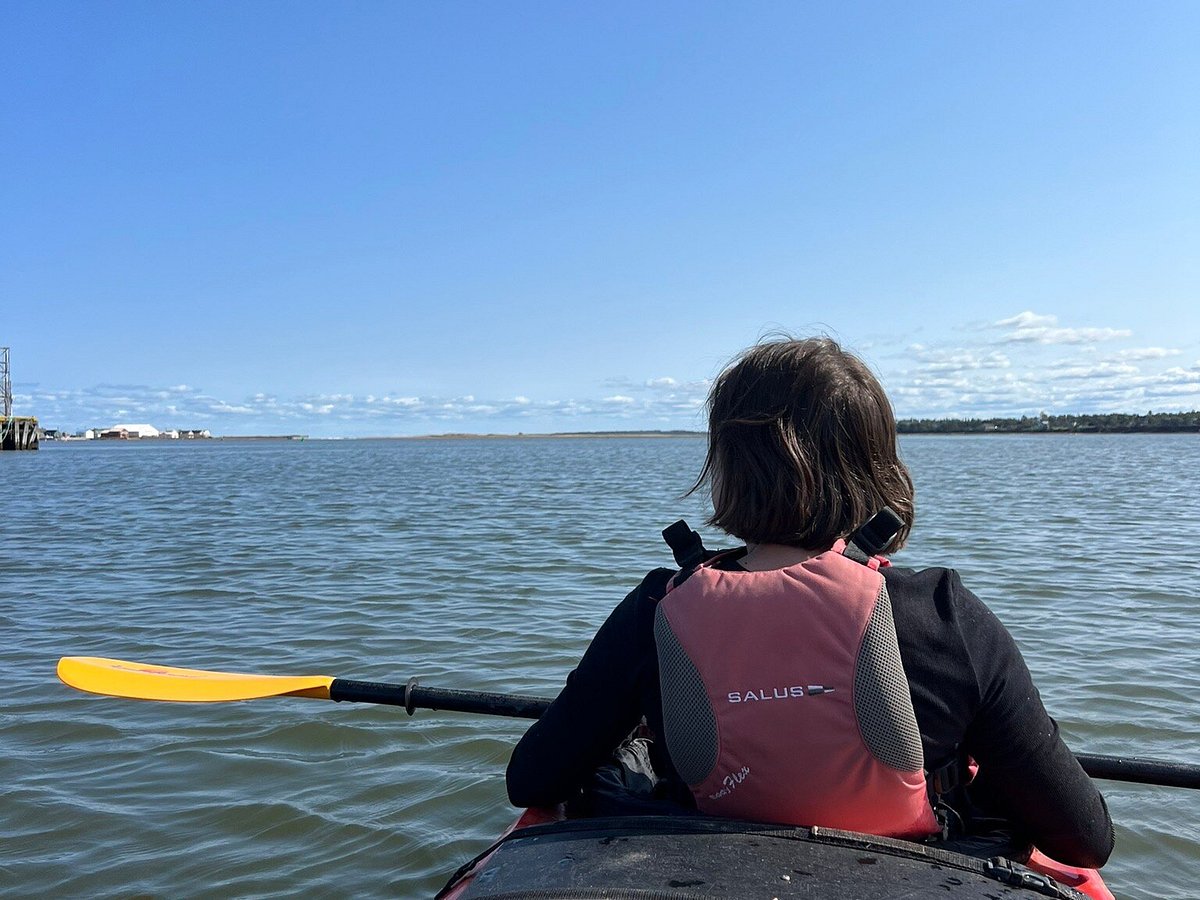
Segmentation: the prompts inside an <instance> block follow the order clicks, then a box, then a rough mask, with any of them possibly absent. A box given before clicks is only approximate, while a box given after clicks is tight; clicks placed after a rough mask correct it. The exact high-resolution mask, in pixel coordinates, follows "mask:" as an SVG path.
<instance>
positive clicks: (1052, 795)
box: [507, 338, 1114, 867]
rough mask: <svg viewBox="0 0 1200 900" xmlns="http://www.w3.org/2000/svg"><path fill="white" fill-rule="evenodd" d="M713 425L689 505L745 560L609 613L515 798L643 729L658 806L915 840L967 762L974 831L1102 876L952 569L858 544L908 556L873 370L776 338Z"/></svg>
mask: <svg viewBox="0 0 1200 900" xmlns="http://www.w3.org/2000/svg"><path fill="white" fill-rule="evenodd" d="M708 409H709V444H708V454H707V457H706V459H705V462H704V467H703V469H702V471H701V473H700V477H699V478H698V479H697V481H696V483H695V485H694V486H693V488H692V490H697V489H700V488H701V487H703V486H707V487H708V488H709V489H710V490H711V493H712V502H713V514H712V516H711V517H710V518H709V520H708V522H709V524H710V525H713V526H715V527H718V528H720V529H722V530H723V531H725V532H727V533H728V534H730V535H732V536H734V537H735V538H737V539H739V540H740V541H743V542H744V543H745V547H743V548H741V549H739V550H736V551H732V552H729V553H724V554H719V555H715V556H711V558H708V557H696V558H693V559H691V560H685V564H684V565H683V568H682V569H681V570H678V571H676V570H671V569H655V570H654V571H652V572H650V573H649V574H648V575H646V577H645V578H644V579H643V580H642V582H641V584H639V585H638V587H637V588H635V589H634V590H633V591H632V592H631V593H630V594H629V595H628V596H627V597H626V598H625V599H624V600H623V601H622V602H621V603H620V604H619V605H618V606H617V607H616V609H615V610H614V611H613V612H612V614H611V615H610V616H609V617H608V619H607V621H606V622H605V623H604V624H603V626H601V628H600V630H599V631H598V632H597V634H596V636H595V637H594V639H593V640H592V642H591V644H590V646H589V647H588V649H587V651H586V653H585V654H584V656H583V658H582V659H581V660H580V662H579V664H578V666H577V667H576V668H575V670H574V671H573V672H571V674H570V675H569V676H568V677H567V681H566V685H565V687H564V688H563V690H562V692H561V693H560V694H559V696H558V697H557V698H556V699H555V701H554V702H553V703H552V704H551V705H550V707H549V709H548V710H547V711H546V713H545V714H544V715H543V716H542V718H541V719H540V720H539V721H538V722H536V723H535V724H534V725H533V726H532V727H531V728H530V729H529V730H528V731H527V732H526V734H525V735H524V737H522V739H521V741H520V742H519V743H518V745H517V746H516V748H515V749H514V751H513V754H512V758H511V760H510V762H509V766H508V771H507V785H508V793H509V799H510V800H511V801H512V803H513V804H514V805H516V806H549V805H554V804H556V803H560V802H564V801H573V800H575V799H576V798H579V797H580V795H581V793H582V791H583V789H584V788H585V786H587V785H589V783H590V782H591V781H592V780H593V779H594V777H595V772H596V771H597V770H599V769H602V768H603V767H604V766H605V764H606V763H607V762H608V761H609V760H610V758H611V757H612V754H613V753H614V750H616V749H617V748H619V747H622V745H623V744H624V742H625V741H626V739H627V738H628V737H629V735H630V734H631V733H632V732H633V731H634V729H636V728H638V727H639V725H640V726H641V727H642V728H643V729H647V730H648V731H649V733H650V734H651V735H652V737H653V740H651V741H650V742H649V744H648V747H649V758H650V762H651V763H652V765H653V770H654V772H655V773H657V777H658V778H660V779H661V780H660V781H658V784H657V788H656V790H657V792H658V794H659V795H660V796H668V797H670V798H671V799H672V800H674V801H675V802H677V803H679V804H681V805H682V806H684V807H687V808H688V809H692V810H698V811H699V812H703V813H709V814H716V815H728V816H734V817H738V818H746V819H759V820H766V821H777V822H786V823H789V824H796V825H825V826H828V827H838V828H847V829H850V830H857V831H867V832H870V833H875V834H886V835H893V836H900V837H908V838H912V839H922V838H927V837H929V836H931V835H933V834H935V833H936V832H938V831H939V830H943V832H944V829H945V826H946V825H947V821H948V820H947V818H946V817H945V815H943V816H942V818H941V819H937V818H935V816H934V812H933V806H934V805H935V804H937V805H939V811H942V810H941V809H940V807H941V803H940V799H941V798H940V797H939V795H940V794H941V791H942V790H943V789H944V788H945V787H946V785H945V784H944V782H945V780H946V777H947V773H951V772H955V771H957V770H958V769H959V763H960V762H961V761H965V760H966V759H968V758H969V759H970V760H972V761H973V762H974V763H976V764H977V766H978V774H977V776H976V777H975V778H974V780H973V781H972V782H971V783H970V785H969V787H966V788H962V787H961V786H959V787H957V789H956V793H955V797H956V798H957V799H956V804H957V806H958V809H959V812H960V813H965V812H966V810H965V807H967V806H969V807H970V810H971V811H972V812H973V820H974V821H985V820H987V819H988V818H999V819H1002V820H1003V821H1004V822H1005V823H1006V827H1007V828H1008V829H1009V830H1010V831H1011V832H1012V833H1013V834H1014V835H1015V837H1016V839H1017V840H1018V841H1020V842H1022V843H1025V844H1030V843H1031V844H1034V845H1036V846H1037V847H1038V848H1039V849H1040V850H1041V851H1042V852H1044V853H1046V854H1048V855H1050V856H1052V857H1054V858H1055V859H1057V860H1060V861H1061V862H1065V863H1069V864H1072V865H1078V866H1086V867H1099V866H1101V865H1103V864H1104V862H1105V861H1106V860H1107V859H1108V857H1109V855H1110V853H1111V851H1112V847H1113V840H1114V836H1113V828H1112V820H1111V818H1110V817H1109V814H1108V809H1107V806H1106V805H1105V802H1104V799H1103V797H1102V796H1101V795H1100V792H1099V791H1098V790H1097V789H1096V787H1095V786H1094V785H1093V784H1092V782H1091V779H1090V778H1089V777H1088V776H1087V774H1086V773H1085V772H1084V771H1083V770H1082V768H1081V767H1080V765H1079V763H1078V761H1077V760H1076V759H1075V757H1074V756H1073V755H1072V753H1071V752H1070V750H1069V749H1068V748H1067V747H1066V745H1065V744H1064V743H1063V741H1062V738H1061V737H1060V735H1059V731H1058V726H1057V724H1056V723H1055V722H1054V720H1053V719H1052V718H1051V717H1050V716H1049V715H1048V714H1047V712H1046V710H1045V708H1044V706H1043V705H1042V702H1041V699H1040V697H1039V695H1038V692H1037V689H1036V688H1035V687H1034V684H1033V681H1032V678H1031V676H1030V674H1029V670H1028V668H1027V666H1026V665H1025V662H1024V660H1023V659H1022V657H1021V654H1020V651H1019V650H1018V649H1017V646H1016V644H1015V642H1014V641H1013V639H1012V637H1011V635H1010V634H1009V633H1008V631H1007V630H1006V629H1005V628H1004V626H1003V625H1002V624H1001V623H1000V622H999V620H998V619H997V618H996V617H995V616H994V615H993V614H992V613H991V611H990V610H988V608H987V607H986V606H985V605H984V604H983V603H982V602H981V601H980V600H979V599H978V598H977V597H976V596H975V595H974V594H972V593H971V592H970V591H969V590H967V589H966V588H965V587H964V586H963V585H962V583H961V581H960V579H959V576H958V574H957V573H956V572H955V571H954V570H952V569H945V568H930V569H923V570H920V571H914V570H911V569H904V568H900V567H895V566H890V565H889V564H888V563H887V561H886V560H882V559H880V558H874V559H872V558H869V554H864V553H862V552H861V551H860V548H859V547H858V545H857V544H856V543H853V542H852V543H850V544H849V546H848V545H847V538H851V537H852V536H853V535H854V534H855V533H856V531H857V530H858V529H859V528H860V526H862V525H863V524H864V523H866V522H867V521H868V520H870V519H872V517H873V516H874V515H875V514H876V513H878V512H879V511H880V510H883V509H885V508H887V509H890V510H891V511H893V512H894V513H895V514H896V515H897V516H898V521H897V525H898V529H897V530H896V534H895V537H894V538H893V539H892V542H891V545H890V546H891V548H892V549H899V548H900V547H902V546H903V544H904V542H905V540H906V539H907V536H908V532H909V529H910V528H911V525H912V522H913V516H914V492H913V486H912V479H911V477H910V475H909V473H908V470H907V469H906V467H905V466H904V464H903V462H902V461H901V459H900V457H899V453H898V442H897V435H896V425H895V418H894V414H893V412H892V408H891V404H890V402H889V401H888V399H887V396H886V394H885V393H884V391H883V388H882V387H881V386H880V384H879V382H878V381H877V379H876V378H875V377H874V375H873V374H872V373H871V371H870V369H869V368H868V367H867V366H866V365H865V364H864V363H863V362H862V361H861V360H860V359H858V358H857V357H856V356H854V355H853V354H851V353H849V352H847V351H845V350H843V349H842V348H841V347H840V346H839V345H838V344H837V343H836V342H834V341H832V340H830V339H827V338H814V339H807V340H791V339H779V340H772V341H768V342H764V343H760V344H758V345H756V346H755V347H752V348H751V349H750V350H748V351H746V352H745V353H743V354H742V355H741V356H740V357H739V358H738V359H736V360H735V361H734V363H733V364H732V365H731V366H729V367H728V368H727V369H726V370H725V371H724V372H723V373H722V374H721V375H720V376H719V377H718V378H717V380H716V382H715V383H714V384H713V387H712V390H711V392H710V395H709V401H708ZM964 768H965V767H964ZM963 780H965V779H963Z"/></svg>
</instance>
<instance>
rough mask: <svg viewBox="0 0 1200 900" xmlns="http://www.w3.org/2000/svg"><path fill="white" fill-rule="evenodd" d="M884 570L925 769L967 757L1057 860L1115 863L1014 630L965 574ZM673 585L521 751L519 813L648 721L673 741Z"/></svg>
mask: <svg viewBox="0 0 1200 900" xmlns="http://www.w3.org/2000/svg"><path fill="white" fill-rule="evenodd" d="M725 565H728V566H730V567H734V568H740V567H739V566H738V565H737V563H736V562H727V563H725ZM880 571H881V572H882V573H883V575H884V578H885V579H886V581H887V586H888V594H889V596H890V598H891V604H892V613H893V616H894V618H895V622H896V634H897V637H898V639H899V644H900V656H901V659H902V661H903V663H904V671H905V673H906V674H907V676H908V682H909V688H910V691H911V693H912V700H913V709H914V711H915V713H916V718H917V725H918V727H919V728H920V732H921V738H922V743H923V747H924V752H925V761H926V767H927V768H931V767H933V766H936V765H940V764H942V763H943V762H945V761H947V760H949V759H951V758H953V756H954V754H955V753H957V752H959V750H960V748H961V750H962V751H965V752H966V753H967V754H969V755H970V756H971V757H972V758H973V759H975V760H976V762H978V763H979V776H978V777H977V778H976V780H975V782H974V783H973V784H972V787H971V793H972V799H973V800H974V801H976V802H977V803H982V804H983V805H984V806H985V807H986V808H988V809H989V810H992V811H994V812H995V814H997V815H998V816H1002V817H1003V818H1005V819H1007V820H1008V821H1009V823H1010V824H1011V825H1012V827H1013V828H1014V829H1015V830H1016V831H1017V833H1018V834H1019V835H1020V836H1021V837H1024V838H1026V839H1028V840H1029V841H1031V842H1032V843H1034V844H1035V845H1036V846H1037V847H1038V848H1039V849H1040V850H1042V851H1043V852H1044V853H1046V854H1048V855H1050V856H1051V857H1053V858H1055V859H1058V860H1060V861H1062V862H1065V863H1068V864H1072V865H1081V866H1089V867H1098V866H1101V865H1103V864H1104V862H1105V861H1106V860H1107V859H1108V856H1109V854H1110V853H1111V852H1112V847H1113V839H1114V838H1113V829H1112V820H1111V819H1110V817H1109V814H1108V809H1107V807H1106V805H1105V803H1104V799H1103V797H1101V795H1100V792H1099V791H1098V790H1097V789H1096V787H1095V786H1094V785H1093V784H1092V781H1091V779H1090V778H1088V776H1087V774H1086V773H1085V772H1084V771H1083V769H1082V768H1081V767H1080V765H1079V762H1078V761H1077V760H1076V759H1075V757H1074V755H1072V753H1071V751H1070V750H1068V749H1067V746H1066V744H1064V743H1063V741H1062V739H1061V737H1060V736H1059V733H1058V725H1057V724H1056V723H1055V721H1054V720H1053V719H1052V718H1050V716H1049V715H1048V714H1047V713H1046V710H1045V707H1044V706H1043V705H1042V701H1041V697H1040V696H1039V695H1038V692H1037V688H1035V687H1034V685H1033V680H1032V678H1031V677H1030V674H1029V669H1028V667H1027V666H1026V665H1025V661H1024V659H1023V658H1022V657H1021V653H1020V651H1019V650H1018V649H1017V645H1016V643H1015V642H1014V641H1013V639H1012V636H1011V635H1010V634H1009V633H1008V631H1007V629H1005V627H1004V626H1003V625H1002V624H1001V623H1000V621H999V620H998V619H997V618H996V617H995V616H994V615H993V614H992V612H991V611H990V610H989V609H988V608H987V607H986V606H984V604H983V603H982V602H981V601H980V600H979V599H978V598H977V597H976V596H975V595H974V594H972V593H971V592H970V591H968V590H967V589H966V588H965V587H963V585H962V583H961V582H960V580H959V577H958V574H957V573H956V572H955V571H953V570H952V569H942V568H932V569H924V570H921V571H914V570H911V569H902V568H896V567H885V568H882V569H880ZM673 574H674V573H673V572H672V571H671V570H669V569H656V570H654V571H652V572H650V573H649V574H648V575H647V576H646V577H645V579H643V581H642V583H641V584H640V585H638V587H637V588H635V589H634V590H633V591H632V592H631V593H630V594H629V596H627V597H626V598H625V599H624V600H623V601H622V602H621V603H620V605H618V606H617V608H616V609H614V610H613V612H612V614H611V615H610V616H609V617H608V620H607V621H606V622H605V623H604V624H603V625H602V626H601V628H600V630H599V631H598V632H597V633H596V636H595V638H594V639H593V640H592V643H591V645H590V646H589V647H588V649H587V652H586V653H585V654H584V656H583V659H581V660H580V662H579V665H578V666H577V667H576V669H575V670H574V671H573V672H571V674H570V675H569V676H568V677H567V683H566V686H565V687H564V688H563V690H562V692H561V693H560V694H559V696H558V697H557V699H556V700H555V701H554V703H553V704H551V706H550V708H549V709H548V710H547V711H546V713H545V714H544V715H543V716H542V718H541V719H540V720H539V721H538V722H536V723H535V724H534V725H533V726H532V727H531V728H530V729H529V731H528V732H526V734H525V736H524V737H523V738H522V739H521V741H520V743H519V744H518V745H517V747H516V749H515V750H514V751H513V755H512V759H511V761H510V762H509V766H508V775H507V779H508V793H509V799H510V800H511V801H512V803H513V804H514V805H516V806H543V805H552V804H554V803H558V802H562V801H564V800H567V799H569V798H570V797H572V796H573V795H574V794H575V793H577V792H578V790H579V788H580V787H581V786H582V785H583V784H584V783H585V782H586V781H587V779H588V777H589V776H590V774H591V773H592V772H593V771H594V770H595V769H596V768H597V767H599V766H600V765H602V764H604V763H605V762H606V761H607V760H608V758H609V755H610V754H611V752H612V750H613V749H614V748H615V747H616V746H617V745H618V744H619V743H620V742H621V741H622V740H623V739H624V738H625V737H626V736H627V735H628V734H629V733H630V732H631V731H632V730H633V729H634V728H635V727H636V726H637V725H638V723H639V722H640V721H641V719H642V718H643V717H645V718H646V720H647V723H648V724H649V726H650V728H651V730H652V731H654V732H655V733H656V734H659V735H661V734H663V727H662V698H661V695H660V692H659V681H658V655H657V650H656V646H655V642H654V628H653V625H654V610H655V607H656V605H657V603H658V600H659V599H661V598H662V596H663V594H664V592H665V587H666V583H667V580H668V579H669V578H670V577H671V575H673ZM651 752H652V761H653V763H654V766H655V769H656V771H658V772H660V773H663V774H665V775H666V776H667V777H672V776H674V767H673V766H672V764H671V760H670V758H669V756H668V755H667V753H666V751H665V748H663V747H662V745H661V742H658V741H656V742H655V743H654V745H653V747H652V751H651ZM674 777H677V776H674Z"/></svg>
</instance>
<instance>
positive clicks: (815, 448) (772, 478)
mask: <svg viewBox="0 0 1200 900" xmlns="http://www.w3.org/2000/svg"><path fill="white" fill-rule="evenodd" d="M708 411H709V430H708V455H707V457H706V458H705V460H704V468H703V469H702V470H701V471H700V476H699V477H698V478H697V479H696V483H695V484H694V485H693V486H692V491H696V490H698V489H699V488H700V487H701V486H702V485H704V484H705V483H708V484H709V485H710V486H711V487H712V489H713V490H712V494H713V514H712V516H711V517H709V519H708V524H710V525H714V526H716V527H718V528H721V529H722V530H724V531H726V532H728V533H729V534H731V535H734V536H735V537H737V538H739V539H741V540H744V541H748V542H751V543H772V544H791V545H794V546H798V547H803V548H806V549H810V550H824V549H825V548H827V547H829V546H830V545H831V544H832V543H833V542H834V541H835V540H837V539H838V538H839V537H846V536H848V535H849V534H851V533H852V532H853V531H854V530H855V529H856V528H858V527H859V526H860V525H862V524H863V523H864V522H866V521H867V519H869V518H870V517H871V516H872V515H874V514H875V513H876V512H878V511H879V510H880V509H881V508H882V507H884V506H889V507H891V508H892V510H894V511H895V512H896V513H897V514H898V515H899V516H900V518H901V519H903V520H904V527H903V528H901V530H900V533H899V534H898V535H897V536H896V539H895V541H893V543H892V544H891V549H892V550H898V549H899V548H900V547H902V546H903V545H904V542H905V540H906V539H907V538H908V532H909V528H910V527H911V526H912V521H913V514H914V506H913V484H912V477H911V476H910V475H909V473H908V469H907V468H906V467H905V465H904V463H903V462H901V460H900V456H899V452H898V448H897V441H896V419H895V416H894V415H893V413H892V405H891V403H890V402H889V401H888V398H887V395H886V394H884V392H883V387H882V386H881V385H880V384H879V381H878V380H877V379H876V378H875V376H874V375H873V374H872V373H871V370H870V369H868V368H867V366H866V364H865V363H864V362H863V361H862V360H860V359H859V358H858V357H857V356H855V355H853V354H852V353H849V352H847V351H845V350H843V349H842V348H841V347H840V346H839V345H838V344H837V342H836V341H833V340H831V339H829V338H809V339H805V340H793V339H790V338H788V339H774V340H769V341H766V342H763V343H759V344H757V345H755V346H754V347H751V348H750V349H749V350H747V351H745V352H744V353H742V354H741V356H739V357H738V358H737V359H736V360H735V361H734V362H733V364H732V365H730V366H729V367H728V368H726V369H725V371H724V372H722V373H721V374H720V376H718V378H717V380H716V382H715V383H714V384H713V386H712V390H711V391H710V392H709V395H708ZM689 493H690V492H689Z"/></svg>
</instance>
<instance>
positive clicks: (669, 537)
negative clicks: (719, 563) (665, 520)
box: [662, 519, 706, 569]
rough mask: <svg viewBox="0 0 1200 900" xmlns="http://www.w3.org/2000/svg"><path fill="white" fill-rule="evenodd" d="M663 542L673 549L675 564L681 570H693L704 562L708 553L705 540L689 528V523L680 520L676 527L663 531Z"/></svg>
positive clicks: (672, 526) (671, 526) (669, 527)
mask: <svg viewBox="0 0 1200 900" xmlns="http://www.w3.org/2000/svg"><path fill="white" fill-rule="evenodd" d="M662 536H663V540H664V541H666V542H667V546H668V547H670V548H671V554H672V555H673V556H674V557H675V564H676V565H677V566H679V568H681V569H691V568H694V567H695V566H698V565H700V563H702V562H704V557H705V555H706V551H705V549H704V540H703V539H702V538H701V537H700V535H698V534H697V533H696V532H694V531H692V529H691V528H689V527H688V523H687V522H685V521H683V519H680V520H679V521H678V522H676V523H675V524H674V525H670V526H668V527H667V528H664V529H663V533H662Z"/></svg>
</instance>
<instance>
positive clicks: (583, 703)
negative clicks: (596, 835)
mask: <svg viewBox="0 0 1200 900" xmlns="http://www.w3.org/2000/svg"><path fill="white" fill-rule="evenodd" d="M670 574H671V573H670V572H669V571H668V570H665V569H658V570H655V571H654V572H652V573H651V574H650V575H648V576H646V579H645V580H644V581H643V582H642V583H641V584H640V585H639V586H638V587H637V588H636V589H635V590H634V591H633V592H632V593H631V594H630V595H629V596H628V597H626V598H625V599H624V600H623V601H622V602H621V604H620V605H618V606H617V608H616V609H614V610H613V611H612V613H611V614H610V615H609V617H608V620H607V621H606V622H605V623H604V624H603V625H602V626H601V627H600V630H599V631H598V632H596V636H595V637H594V638H593V639H592V643H591V645H590V646H589V647H588V649H587V652H586V653H584V655H583V659H581V660H580V661H579V665H578V666H577V667H576V668H575V670H574V671H573V672H571V674H570V675H568V676H567V683H566V686H565V687H564V688H563V689H562V692H561V693H560V694H559V695H558V697H557V698H555V700H554V702H553V703H551V704H550V708H549V709H547V710H546V712H545V713H544V714H543V715H542V717H541V719H539V720H538V721H537V722H535V723H534V724H533V725H532V726H531V727H530V729H529V730H528V731H527V732H525V736H524V737H522V738H521V740H520V742H519V743H518V744H517V746H516V748H515V749H514V750H513V754H512V758H511V759H510V760H509V763H508V771H507V773H506V776H505V777H506V781H507V784H508V798H509V800H510V801H511V803H512V804H513V805H514V806H552V805H554V804H555V803H561V802H563V801H565V800H568V799H570V798H571V797H573V796H574V795H575V794H576V793H577V792H578V791H579V789H580V788H581V787H582V786H583V785H584V783H585V782H586V781H587V779H588V777H589V776H590V775H591V773H592V772H593V771H595V770H596V768H598V767H599V766H601V765H602V764H604V763H605V762H607V761H608V758H609V755H610V754H611V753H612V751H613V750H615V749H616V747H617V745H618V744H620V742H621V741H622V740H624V739H625V738H626V737H627V736H628V735H629V733H630V732H631V731H633V729H634V728H635V727H636V726H637V724H638V722H639V721H640V720H641V717H642V715H643V710H642V709H641V708H640V704H639V697H640V685H641V683H642V681H643V680H644V679H645V678H647V677H649V675H650V672H651V669H652V668H653V666H654V664H655V663H654V661H655V656H654V637H653V631H652V629H651V628H650V627H649V622H648V620H647V618H646V617H647V616H652V615H653V604H652V603H651V602H650V601H649V600H648V599H647V597H648V596H650V594H649V593H648V592H651V591H653V590H655V589H657V590H658V593H657V594H654V596H661V587H662V585H663V584H665V582H666V579H667V577H669V575H670Z"/></svg>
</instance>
